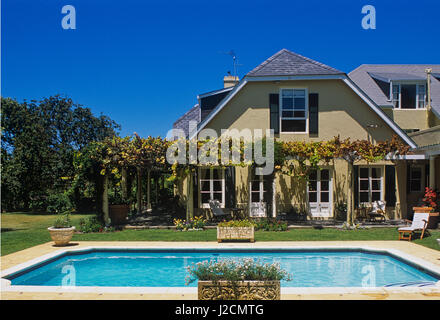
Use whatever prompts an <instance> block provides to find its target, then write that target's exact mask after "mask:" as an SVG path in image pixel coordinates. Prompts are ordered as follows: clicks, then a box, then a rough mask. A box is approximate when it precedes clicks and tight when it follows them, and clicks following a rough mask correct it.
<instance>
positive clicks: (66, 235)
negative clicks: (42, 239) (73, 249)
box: [47, 212, 75, 246]
mask: <svg viewBox="0 0 440 320" xmlns="http://www.w3.org/2000/svg"><path fill="white" fill-rule="evenodd" d="M47 230H49V233H50V237H51V238H52V240H53V241H54V242H55V245H56V246H65V245H67V244H68V243H69V241H70V240H71V239H72V236H73V233H74V232H75V227H74V226H72V223H71V222H70V214H69V212H66V213H64V214H62V215H59V217H58V218H56V219H55V223H54V225H53V226H52V227H49V228H47Z"/></svg>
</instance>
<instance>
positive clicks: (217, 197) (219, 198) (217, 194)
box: [213, 192, 222, 202]
mask: <svg viewBox="0 0 440 320" xmlns="http://www.w3.org/2000/svg"><path fill="white" fill-rule="evenodd" d="M213 197H214V200H218V201H220V202H222V193H221V192H214V194H213Z"/></svg>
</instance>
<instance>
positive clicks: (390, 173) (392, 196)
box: [385, 166, 396, 207]
mask: <svg viewBox="0 0 440 320" xmlns="http://www.w3.org/2000/svg"><path fill="white" fill-rule="evenodd" d="M385 201H386V202H387V206H390V207H394V206H395V205H396V168H395V167H394V166H385Z"/></svg>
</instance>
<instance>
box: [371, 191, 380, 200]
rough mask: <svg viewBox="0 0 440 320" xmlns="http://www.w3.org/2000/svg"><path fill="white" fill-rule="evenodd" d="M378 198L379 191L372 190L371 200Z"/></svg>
mask: <svg viewBox="0 0 440 320" xmlns="http://www.w3.org/2000/svg"><path fill="white" fill-rule="evenodd" d="M379 200H381V199H380V192H372V193H371V201H379Z"/></svg>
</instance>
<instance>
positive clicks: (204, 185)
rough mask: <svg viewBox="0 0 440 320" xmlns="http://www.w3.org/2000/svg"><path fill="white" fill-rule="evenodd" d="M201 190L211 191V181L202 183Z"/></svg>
mask: <svg viewBox="0 0 440 320" xmlns="http://www.w3.org/2000/svg"><path fill="white" fill-rule="evenodd" d="M200 190H201V191H209V190H210V183H209V181H201V182H200Z"/></svg>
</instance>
